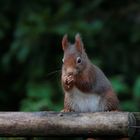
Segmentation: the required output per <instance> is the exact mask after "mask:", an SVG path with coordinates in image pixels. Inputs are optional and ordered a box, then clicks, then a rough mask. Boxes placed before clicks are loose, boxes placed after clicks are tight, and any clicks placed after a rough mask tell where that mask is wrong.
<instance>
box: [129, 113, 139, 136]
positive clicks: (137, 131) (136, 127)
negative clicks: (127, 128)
mask: <svg viewBox="0 0 140 140" xmlns="http://www.w3.org/2000/svg"><path fill="white" fill-rule="evenodd" d="M133 114H134V117H135V119H136V125H133V126H132V125H131V128H132V129H133V128H135V129H136V130H135V135H136V136H140V112H134V113H133Z"/></svg>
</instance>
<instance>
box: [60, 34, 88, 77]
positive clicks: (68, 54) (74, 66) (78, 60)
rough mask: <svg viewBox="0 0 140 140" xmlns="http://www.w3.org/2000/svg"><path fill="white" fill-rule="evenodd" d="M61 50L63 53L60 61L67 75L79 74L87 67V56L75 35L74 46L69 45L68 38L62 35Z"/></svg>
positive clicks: (78, 36)
mask: <svg viewBox="0 0 140 140" xmlns="http://www.w3.org/2000/svg"><path fill="white" fill-rule="evenodd" d="M62 49H63V51H64V57H63V59H62V61H63V70H64V71H65V73H66V74H67V75H77V74H80V73H81V72H82V71H83V70H84V69H85V68H86V65H87V55H86V53H85V50H84V44H83V42H82V39H81V37H80V35H79V34H76V36H75V43H74V44H71V43H69V41H68V36H67V35H64V37H63V39H62Z"/></svg>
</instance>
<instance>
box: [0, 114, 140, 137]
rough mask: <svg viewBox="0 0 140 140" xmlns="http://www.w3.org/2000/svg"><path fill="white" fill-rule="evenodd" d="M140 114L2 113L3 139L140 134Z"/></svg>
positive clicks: (0, 132)
mask: <svg viewBox="0 0 140 140" xmlns="http://www.w3.org/2000/svg"><path fill="white" fill-rule="evenodd" d="M139 132H140V113H134V112H133V113H130V112H99V113H76V112H74V113H61V112H32V113H31V112H1V113H0V136H11V137H13V136H16V137H21V136H33V137H35V136H80V137H81V136H83V137H91V136H116V137H127V136H129V137H131V136H133V135H140V133H139Z"/></svg>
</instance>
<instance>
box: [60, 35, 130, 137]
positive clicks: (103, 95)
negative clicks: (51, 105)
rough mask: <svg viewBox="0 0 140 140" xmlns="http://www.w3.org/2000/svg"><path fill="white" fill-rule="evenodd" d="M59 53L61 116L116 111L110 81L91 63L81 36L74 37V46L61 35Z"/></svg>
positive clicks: (115, 102) (116, 102) (66, 37)
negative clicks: (62, 106)
mask: <svg viewBox="0 0 140 140" xmlns="http://www.w3.org/2000/svg"><path fill="white" fill-rule="evenodd" d="M62 49H63V51H64V56H63V59H62V61H63V65H62V74H61V83H62V88H63V90H64V109H63V111H62V112H103V111H119V110H120V109H119V100H118V97H117V95H116V94H115V92H114V91H113V88H112V85H111V83H110V81H109V80H108V79H107V77H106V76H105V75H104V73H103V72H102V71H101V69H100V68H98V67H97V66H96V65H94V64H92V63H91V61H90V59H89V58H88V56H87V53H86V51H85V49H84V44H83V41H82V39H81V37H80V34H79V33H77V34H76V36H75V43H74V44H71V43H70V42H69V41H68V36H67V34H66V35H64V37H63V39H62ZM89 139H92V140H94V139H93V138H89ZM119 140H128V139H127V138H122V139H119Z"/></svg>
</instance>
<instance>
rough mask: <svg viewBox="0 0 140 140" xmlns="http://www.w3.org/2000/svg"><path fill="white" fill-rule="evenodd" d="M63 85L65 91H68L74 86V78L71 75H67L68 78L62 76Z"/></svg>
mask: <svg viewBox="0 0 140 140" xmlns="http://www.w3.org/2000/svg"><path fill="white" fill-rule="evenodd" d="M64 84H65V87H66V88H67V89H70V88H72V87H73V84H74V78H73V76H72V75H69V76H64Z"/></svg>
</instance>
